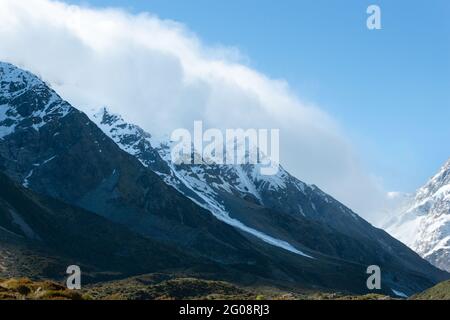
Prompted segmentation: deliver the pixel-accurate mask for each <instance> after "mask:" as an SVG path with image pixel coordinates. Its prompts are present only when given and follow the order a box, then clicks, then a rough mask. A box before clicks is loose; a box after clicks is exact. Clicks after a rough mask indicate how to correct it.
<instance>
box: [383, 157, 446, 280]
mask: <svg viewBox="0 0 450 320" xmlns="http://www.w3.org/2000/svg"><path fill="white" fill-rule="evenodd" d="M386 230H387V231H388V232H389V233H391V234H392V235H393V236H394V237H396V238H398V239H399V240H401V241H402V242H404V243H405V244H407V245H408V246H410V247H411V248H412V249H413V250H415V251H416V252H417V253H418V254H420V255H421V256H422V257H423V258H425V259H427V260H428V261H430V262H431V263H432V264H434V265H435V266H437V267H439V268H441V269H444V270H447V271H450V160H448V161H447V162H446V163H445V165H444V166H442V168H441V169H440V170H439V172H438V173H437V174H436V175H435V176H433V177H432V178H431V179H430V180H429V181H428V182H427V183H426V184H425V185H424V186H423V187H422V188H420V189H419V190H418V191H417V193H416V195H415V197H414V199H413V200H412V201H411V202H410V204H409V206H408V207H407V208H406V209H405V210H403V211H402V212H401V213H400V214H399V215H398V217H397V218H396V219H394V220H392V222H391V223H390V224H389V225H388V226H387V228H386Z"/></svg>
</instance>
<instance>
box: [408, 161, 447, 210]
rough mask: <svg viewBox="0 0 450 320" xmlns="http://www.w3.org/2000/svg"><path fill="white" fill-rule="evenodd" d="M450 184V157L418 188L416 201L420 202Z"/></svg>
mask: <svg viewBox="0 0 450 320" xmlns="http://www.w3.org/2000/svg"><path fill="white" fill-rule="evenodd" d="M449 185H450V159H449V160H448V161H447V162H446V163H445V164H444V165H443V166H442V167H441V169H440V170H439V172H438V173H437V174H436V175H435V176H434V177H432V178H431V179H430V180H429V181H428V183H427V184H425V185H424V186H423V187H422V188H420V189H419V190H418V192H417V195H416V201H418V202H420V201H422V200H424V199H426V198H427V197H431V196H433V195H435V194H436V193H438V192H439V190H440V189H441V188H446V187H448V186H449Z"/></svg>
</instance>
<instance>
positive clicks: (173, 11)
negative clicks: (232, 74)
mask: <svg viewBox="0 0 450 320" xmlns="http://www.w3.org/2000/svg"><path fill="white" fill-rule="evenodd" d="M66 2H70V3H77V4H80V3H81V4H89V5H91V6H98V7H103V6H115V7H121V8H124V9H127V10H129V11H131V12H141V11H149V12H151V13H153V14H155V15H157V16H159V17H160V18H163V19H172V20H176V21H179V22H181V23H183V24H185V25H186V26H187V27H188V28H189V29H190V30H191V31H193V32H195V33H196V34H197V35H198V36H199V38H200V39H202V41H204V42H205V43H207V44H210V45H216V44H217V45H225V46H235V47H237V48H239V50H240V51H241V52H242V53H243V54H244V55H245V56H246V57H248V61H247V64H249V65H250V66H252V67H253V68H256V69H258V70H260V71H262V72H264V73H265V74H268V75H269V76H271V77H274V78H282V79H286V80H287V81H288V82H289V84H290V85H291V87H292V88H293V90H294V92H296V93H297V94H298V96H300V97H301V98H302V99H304V100H307V101H310V102H313V103H315V104H317V105H319V106H320V107H321V108H322V109H324V110H326V111H327V112H328V113H329V114H331V115H332V116H333V118H335V119H337V120H338V122H339V123H340V125H341V126H342V128H343V130H344V131H345V132H346V133H347V135H348V136H349V137H350V139H351V141H352V143H353V144H354V145H356V147H357V150H358V151H359V152H360V156H361V158H362V159H363V161H364V163H366V165H367V168H368V170H369V171H371V172H373V173H374V174H376V175H378V176H380V177H381V178H382V179H383V183H384V185H385V187H386V189H388V190H399V191H413V190H414V189H415V188H417V187H418V186H420V185H421V184H423V183H424V182H425V180H426V179H427V178H428V177H429V176H430V175H432V174H434V173H435V172H436V171H437V169H438V168H439V166H440V165H442V164H443V162H444V161H445V160H446V159H448V157H450V152H449V147H448V145H449V141H450V125H449V119H450V21H449V19H448V15H449V14H450V2H449V1H447V0H431V1H405V0H396V1H380V0H378V1H375V0H373V1H364V0H345V1H344V0H315V1H299V0H282V1H278V2H277V3H275V2H274V1H270V0H227V1H208V0H190V1H185V0H146V1H143V0H89V1H85V0H83V1H78V0H71V1H66ZM370 4H377V5H379V6H380V7H381V10H382V27H383V29H382V30H377V31H369V30H368V29H367V28H366V27H365V23H366V22H365V21H366V18H367V15H366V13H365V11H366V8H367V6H368V5H370Z"/></svg>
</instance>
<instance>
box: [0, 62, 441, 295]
mask: <svg viewBox="0 0 450 320" xmlns="http://www.w3.org/2000/svg"><path fill="white" fill-rule="evenodd" d="M0 88H1V90H0V99H1V100H0V169H1V171H3V172H4V173H5V174H6V175H7V176H8V177H9V178H10V179H12V180H13V181H14V182H15V183H16V184H17V185H19V186H21V188H25V189H28V190H29V191H27V192H30V193H32V194H33V197H36V198H38V199H39V200H38V202H39V203H40V204H42V203H43V202H45V207H46V208H47V209H48V208H50V209H48V210H49V212H44V213H42V214H41V215H37V216H33V217H29V218H27V219H25V220H26V221H27V223H28V221H29V219H32V220H33V223H31V222H29V223H28V224H29V225H30V228H31V230H37V231H36V232H35V233H36V235H37V236H38V237H39V238H40V239H41V240H43V243H42V241H40V240H39V239H37V238H36V239H32V242H33V243H41V244H40V246H41V247H44V248H51V250H52V251H51V252H52V254H54V255H57V256H59V255H61V251H63V250H64V249H65V248H66V247H59V246H58V245H59V244H60V243H64V242H66V241H69V242H80V243H82V244H83V245H82V246H81V248H88V247H89V243H90V242H92V241H94V242H97V243H100V244H102V243H103V245H102V246H100V247H97V249H96V250H97V251H93V252H91V253H87V252H84V250H81V251H79V252H78V251H77V252H75V253H74V256H76V257H78V258H80V259H81V260H83V261H86V262H85V263H88V264H90V265H93V266H95V267H96V268H107V265H106V264H105V263H106V261H107V260H108V258H107V257H114V256H115V255H119V254H118V252H124V254H125V256H129V257H131V258H130V260H131V261H134V264H139V262H138V261H137V260H133V259H138V257H139V256H142V257H144V256H146V257H149V258H146V259H149V260H152V259H155V261H156V262H155V269H157V270H155V269H154V268H151V267H150V266H149V265H150V264H151V262H150V261H149V264H147V263H144V264H141V266H142V267H141V269H140V268H137V267H136V266H134V267H133V264H127V263H125V262H123V261H122V260H120V258H119V257H117V260H115V258H112V261H116V262H114V263H113V265H116V264H117V266H116V267H114V268H115V269H120V270H124V272H128V273H130V274H132V273H135V274H136V273H139V272H141V271H143V272H142V273H144V272H153V271H158V270H160V271H161V270H166V269H167V268H175V267H178V268H187V267H186V263H187V264H188V265H190V266H191V267H195V266H198V267H199V268H200V267H201V270H202V271H201V272H210V273H211V274H213V275H216V276H218V275H220V277H223V278H225V277H229V278H231V279H232V280H234V281H238V282H241V283H252V282H258V281H260V282H264V283H271V284H276V285H279V286H285V287H289V288H298V287H300V286H303V287H321V288H327V289H337V290H341V291H350V292H357V293H361V292H366V291H367V289H366V287H365V285H366V277H367V275H366V273H365V271H366V268H367V265H369V264H379V265H380V266H381V267H382V269H383V272H384V273H383V277H384V278H383V281H384V282H383V283H385V288H383V290H384V292H385V293H388V294H392V291H390V288H394V289H399V290H400V291H403V292H406V293H412V292H415V291H419V290H421V289H423V288H426V287H428V286H431V285H433V284H434V283H436V282H437V281H438V280H441V279H444V278H446V277H447V274H446V273H444V272H440V271H438V270H437V269H435V268H434V267H432V266H431V265H429V264H428V263H427V262H425V261H424V260H422V259H421V258H420V257H419V256H417V255H416V254H414V253H413V252H412V251H410V250H409V249H407V248H406V247H405V246H403V245H402V244H401V243H399V242H398V241H396V240H394V239H393V238H391V237H389V236H388V235H387V234H385V233H384V232H382V231H381V230H378V229H375V228H373V227H372V226H370V224H368V223H367V222H365V221H364V220H363V219H361V218H360V217H358V216H357V215H356V214H354V213H353V212H351V210H349V209H348V208H345V207H344V206H343V205H342V204H340V203H339V202H337V201H336V200H334V199H332V198H331V197H329V196H328V195H326V194H324V193H323V192H322V191H320V190H319V189H318V188H316V187H314V186H307V185H305V184H303V183H302V182H300V181H298V180H296V179H295V178H294V177H292V176H290V175H289V174H288V173H287V172H285V171H282V172H281V174H282V177H278V178H280V179H279V180H277V181H279V182H280V181H281V182H282V184H281V183H278V184H276V186H278V187H276V186H274V185H273V183H271V182H270V181H267V180H264V179H263V178H261V177H260V176H256V175H255V174H254V172H253V170H254V168H251V167H250V168H245V167H244V168H240V169H239V170H237V168H230V167H227V166H225V167H220V166H214V165H210V166H208V167H203V168H199V169H201V170H203V174H202V175H201V177H202V179H203V180H202V182H203V183H205V184H206V186H209V187H210V188H211V193H210V194H206V195H207V196H208V197H210V198H205V194H199V193H198V192H197V191H198V190H195V189H193V188H192V186H191V185H188V184H186V180H180V179H179V178H177V177H178V175H179V174H180V173H181V174H183V175H184V176H185V177H186V176H189V177H190V178H196V176H197V178H200V177H199V175H198V174H197V173H195V172H194V171H192V167H190V166H187V167H180V168H176V170H175V171H174V168H173V167H171V166H170V164H168V163H167V161H166V159H165V158H164V152H161V148H162V147H161V146H160V147H159V149H158V148H154V147H152V145H151V143H150V140H151V139H150V136H149V135H148V134H147V133H145V132H144V131H143V130H140V131H138V134H137V135H120V134H118V135H117V136H116V137H115V138H114V137H113V139H114V141H113V140H112V139H111V138H110V137H109V136H108V135H106V134H105V133H104V131H105V130H104V129H103V131H102V130H101V129H100V128H99V126H100V127H102V126H101V125H99V126H97V125H96V124H95V123H94V122H92V121H91V120H90V119H89V118H88V117H87V116H86V115H85V114H84V113H82V112H80V111H78V110H77V109H75V108H73V107H72V106H70V105H69V104H68V103H67V102H65V101H63V100H62V99H61V98H60V97H59V96H58V95H57V94H56V93H55V92H54V91H52V90H51V89H50V88H49V87H48V86H47V85H45V83H43V82H42V81H40V80H39V79H37V78H36V77H34V76H33V75H31V74H29V73H27V72H24V71H22V70H20V69H17V68H15V67H13V66H11V65H7V64H0ZM116 122H117V119H116V118H115V117H114V116H113V115H103V117H102V125H105V126H108V125H109V124H112V123H116ZM121 125H123V124H121ZM119 129H121V128H120V126H119V127H117V130H119ZM131 146H133V147H131ZM175 173H177V174H175ZM244 177H246V178H245V179H246V181H247V182H248V181H250V182H251V183H249V184H247V186H243V185H241V182H242V179H243V178H244ZM224 183H228V184H229V185H234V187H233V188H231V189H227V190H225V189H223V188H222V187H220V185H224ZM214 186H215V187H214ZM280 186H282V187H280ZM213 187H214V188H213ZM15 188H17V186H16V187H15ZM246 188H247V189H246ZM18 190H21V189H20V188H18ZM18 192H19V191H18ZM20 192H24V191H23V190H21V191H20ZM35 194H37V195H35ZM10 197H11V194H8V193H6V194H5V196H4V201H5V202H6V203H8V205H11V203H10ZM40 197H42V198H45V199H50V200H45V201H44V200H40ZM205 199H207V200H208V201H209V200H211V199H212V200H213V201H216V202H215V203H217V204H219V205H220V206H222V207H223V208H225V209H226V210H227V211H228V212H229V214H230V216H231V217H232V218H235V219H238V220H239V221H241V222H243V223H244V224H245V225H248V226H250V227H251V228H253V229H255V230H259V231H261V232H264V233H265V234H267V235H270V236H272V237H275V238H276V239H280V240H282V241H287V242H289V243H290V244H292V245H293V246H295V248H299V249H301V250H302V251H303V252H305V253H307V254H309V255H311V256H313V257H314V259H311V258H307V257H305V256H301V255H298V254H295V253H292V252H289V251H286V250H284V249H281V248H279V247H276V246H272V245H269V244H267V243H266V242H264V241H261V238H258V237H255V236H254V235H252V234H251V233H248V232H243V231H242V229H239V228H234V227H232V226H230V225H228V224H226V223H224V222H223V221H221V220H219V219H217V218H216V217H215V215H216V213H215V212H212V211H211V210H210V208H209V207H208V206H206V205H205V203H206V202H207V200H205ZM53 201H54V202H53ZM55 203H57V204H55ZM202 206H203V207H205V208H206V209H204V208H202ZM207 209H208V210H207ZM16 210H19V209H16ZM19 211H20V210H19ZM20 212H22V211H20ZM21 214H22V213H21ZM23 215H25V213H23ZM60 215H61V216H63V217H65V218H67V219H69V220H70V221H72V220H74V221H76V225H78V227H77V228H74V229H70V230H69V229H67V228H64V227H63V226H62V221H61V220H58V219H61V216H60ZM97 215H98V216H97ZM41 216H42V221H40V217H41ZM216 216H217V215H216ZM94 217H95V218H94ZM11 219H12V218H11V216H10V215H8V214H7V213H5V214H3V225H2V224H0V226H3V227H4V228H5V229H7V230H9V231H11V232H13V233H16V232H18V233H20V232H19V231H20V230H18V229H17V224H16V225H14V224H12V223H11ZM90 219H94V220H95V222H93V221H91V220H90ZM99 219H101V220H99ZM0 222H1V221H0ZM44 222H45V223H44ZM43 224H44V225H43ZM102 224H105V226H109V227H102V226H101V225H102ZM45 225H49V226H52V225H53V226H54V228H50V227H48V229H46V227H45ZM86 226H91V229H89V230H86V229H85V227H86ZM105 228H107V230H105ZM42 230H43V231H44V232H43V231H42ZM96 231H97V233H95V232H96ZM23 232H24V230H23V229H22V234H21V236H24V233H23ZM84 233H86V234H87V235H88V236H87V238H82V237H81V235H82V234H84ZM119 235H120V236H119ZM94 236H95V237H94ZM107 238H108V239H115V240H116V241H115V242H108V241H109V240H107ZM127 239H130V240H127ZM122 241H123V242H122ZM146 241H147V242H146ZM119 243H120V244H119ZM125 243H129V244H127V245H125ZM112 247H114V248H116V249H117V248H118V249H117V250H118V251H117V250H116V249H112ZM102 248H103V250H102ZM163 248H166V249H163ZM167 248H172V249H167ZM86 250H87V249H86ZM146 250H150V251H146ZM87 251H89V250H87ZM179 252H182V254H181V253H179ZM102 257H104V258H102ZM97 259H98V261H97ZM160 260H161V261H160ZM108 261H109V260H108ZM157 261H160V263H159V262H157ZM205 265H206V267H205ZM142 269H145V270H142ZM147 269H151V270H147ZM108 270H109V269H108ZM207 270H209V271H207Z"/></svg>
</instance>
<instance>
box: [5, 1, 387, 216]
mask: <svg viewBox="0 0 450 320" xmlns="http://www.w3.org/2000/svg"><path fill="white" fill-rule="evenodd" d="M0 21H2V23H1V24H0V60H2V61H6V62H11V63H14V64H16V65H19V66H21V67H23V68H26V69H29V70H30V71H32V72H34V73H36V74H39V75H40V76H41V77H42V78H43V79H44V80H46V81H47V82H48V83H49V84H51V86H52V87H53V88H55V89H56V90H57V91H58V92H60V93H61V94H62V95H63V97H64V98H65V99H67V100H68V101H69V102H71V103H72V104H73V105H75V106H77V107H79V108H81V109H84V110H87V109H90V108H92V107H99V106H103V105H107V106H109V107H110V108H111V109H112V110H113V111H114V112H118V113H120V114H122V115H124V116H125V117H126V119H127V120H129V121H130V122H133V123H136V124H138V125H140V126H141V127H143V128H144V129H145V130H147V131H148V132H152V133H155V134H164V133H166V134H169V135H170V133H171V132H172V131H173V130H175V129H177V128H187V129H191V130H192V126H193V122H194V120H203V122H204V126H205V128H209V127H214V128H221V129H225V128H239V127H242V128H268V129H271V128H279V129H280V135H281V158H280V159H281V163H282V164H283V165H284V166H285V167H286V168H287V169H288V170H289V171H291V172H292V173H293V174H294V175H296V176H297V177H299V178H300V179H302V180H304V181H306V182H309V183H314V184H316V185H318V186H319V187H321V188H322V189H324V190H325V191H326V192H328V193H330V194H331V195H333V196H335V197H336V198H337V199H339V200H340V201H342V202H344V203H345V204H347V205H349V206H350V207H351V208H352V209H354V210H355V211H357V212H358V213H359V214H361V215H362V216H363V217H365V218H366V219H369V221H372V222H377V215H376V213H377V212H379V209H380V204H383V203H384V201H385V199H386V197H385V192H384V191H383V189H382V187H381V185H380V183H379V181H378V180H377V179H375V178H374V177H373V176H372V175H371V174H370V173H368V172H367V170H366V169H365V168H364V167H363V165H362V164H361V163H360V162H359V160H358V156H357V153H356V151H355V150H354V149H353V147H352V145H351V143H350V142H349V141H348V140H347V139H346V136H345V133H344V132H343V131H342V130H341V128H340V127H339V124H337V123H336V122H335V121H334V120H333V119H332V118H331V117H330V116H329V115H327V114H326V113H325V112H323V111H322V110H321V109H320V108H319V107H318V106H315V105H312V104H309V103H307V102H304V101H302V100H301V99H300V98H299V97H298V96H296V95H295V94H294V93H293V92H292V91H291V90H290V88H289V85H288V84H287V83H286V82H285V81H283V80H278V79H272V78H270V77H269V76H267V75H264V74H262V73H261V72H258V71H257V70H253V69H252V68H250V67H248V66H247V65H245V63H244V62H242V61H241V59H240V54H239V50H237V49H236V48H232V47H225V46H221V47H211V46H208V45H206V44H204V43H202V41H201V40H200V39H199V38H198V37H197V36H196V35H195V34H194V33H193V32H191V31H190V30H189V29H188V28H187V27H186V26H184V25H182V24H180V23H178V22H174V21H168V20H161V19H159V18H158V17H156V16H153V15H150V14H146V13H145V14H139V15H133V14H130V13H127V12H126V11H123V10H121V9H96V8H89V7H79V6H73V5H68V4H65V3H62V2H57V1H49V0H27V1H16V0H0Z"/></svg>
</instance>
